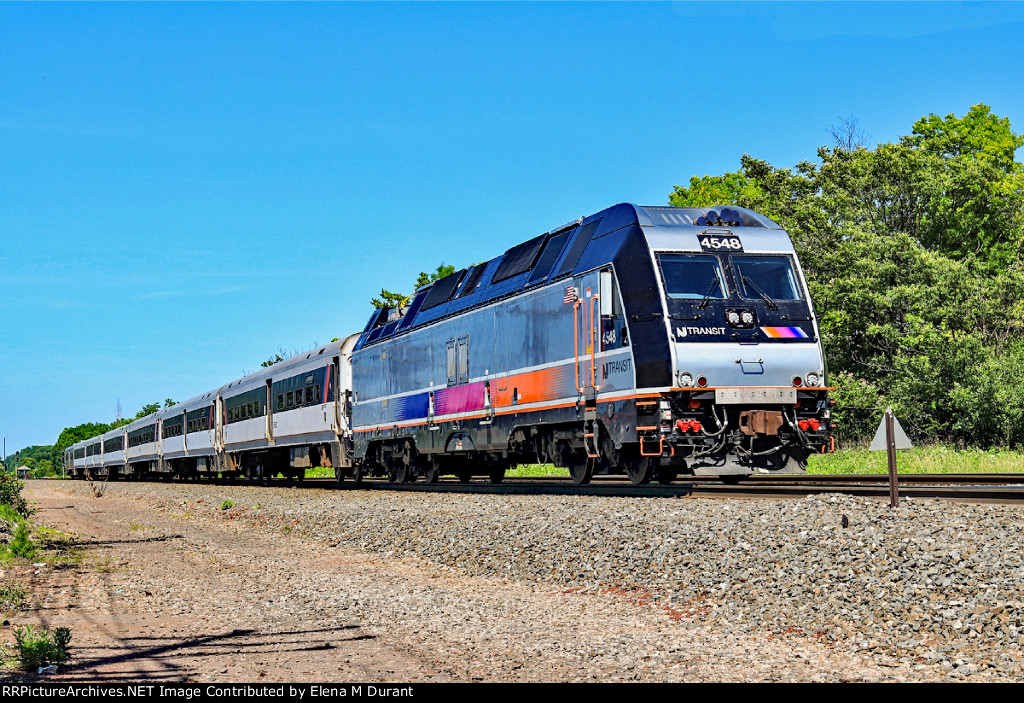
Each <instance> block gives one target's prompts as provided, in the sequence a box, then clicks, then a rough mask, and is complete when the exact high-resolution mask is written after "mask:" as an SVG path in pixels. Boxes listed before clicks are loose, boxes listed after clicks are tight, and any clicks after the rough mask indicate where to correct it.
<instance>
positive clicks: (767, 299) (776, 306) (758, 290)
mask: <svg viewBox="0 0 1024 703" xmlns="http://www.w3.org/2000/svg"><path fill="white" fill-rule="evenodd" d="M743 282H744V283H746V284H749V285H750V287H751V288H753V289H754V292H755V293H757V294H758V295H759V296H761V297H762V298H764V302H765V303H767V304H768V307H770V308H771V309H772V310H778V309H779V304H778V303H776V302H775V301H774V300H772V297H771V296H770V295H768V294H767V293H765V292H764V291H763V290H761V287H760V286H759V285H757V284H756V283H754V282H753V281H752V280H750V276H744V277H743Z"/></svg>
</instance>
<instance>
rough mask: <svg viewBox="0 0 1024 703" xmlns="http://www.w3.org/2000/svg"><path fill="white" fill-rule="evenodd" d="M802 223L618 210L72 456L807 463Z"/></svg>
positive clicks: (821, 377)
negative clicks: (792, 232) (796, 244)
mask: <svg viewBox="0 0 1024 703" xmlns="http://www.w3.org/2000/svg"><path fill="white" fill-rule="evenodd" d="M828 390H829V389H828V388H827V387H826V383H825V361H824V357H823V354H822V347H821V342H820V338H819V334H818V326H817V322H816V320H815V315H814V308H813V305H812V303H811V300H810V296H809V295H808V291H807V286H806V282H805V279H804V276H803V272H802V271H801V269H800V263H799V261H798V259H797V256H796V253H795V251H794V249H793V245H792V242H791V241H790V239H789V236H788V235H787V234H786V232H785V231H784V230H783V229H782V228H781V227H780V226H779V225H777V224H776V223H774V222H772V221H771V220H770V219H768V218H766V217H764V216H762V215H759V214H757V213H755V212H752V211H750V210H746V209H743V208H738V207H725V208H673V207H646V206H643V207H641V206H636V205H630V204H620V205H615V206H613V207H610V208H608V209H606V210H603V211H601V212H599V213H597V214H594V215H591V216H589V217H584V218H580V219H578V220H575V221H573V222H569V223H567V224H565V225H563V226H561V227H558V228H556V229H553V230H551V231H549V232H546V233H544V234H541V235H539V236H536V237H534V238H532V239H530V240H528V241H526V242H523V243H521V244H518V245H516V246H514V247H512V248H510V249H509V250H508V251H506V252H505V253H504V254H502V255H500V256H497V257H495V258H494V259H492V260H490V261H487V262H484V263H481V264H479V265H476V266H472V267H469V268H466V269H463V270H461V271H457V272H455V273H453V274H451V275H450V276H447V277H445V278H442V279H440V280H438V281H435V282H433V283H432V284H430V285H429V286H425V287H423V288H422V289H420V290H418V291H416V292H415V294H414V296H413V298H412V300H411V302H410V304H409V306H408V307H407V308H400V309H393V308H381V309H378V310H375V311H374V313H373V315H371V317H370V320H369V321H368V323H367V324H366V327H365V328H364V329H363V331H362V333H360V334H358V335H352V336H351V337H350V338H348V339H346V340H343V341H340V342H336V343H333V344H331V345H327V346H325V347H323V348H321V349H319V350H313V351H311V352H309V353H308V354H306V355H304V356H299V357H296V358H294V359H291V360H288V361H286V362H283V363H281V364H275V365H274V366H271V367H269V368H267V369H261V371H259V372H257V373H255V374H250V375H249V376H247V377H245V378H243V379H239V380H237V381H232V382H231V383H229V384H227V385H225V386H222V387H221V388H219V389H217V390H216V391H211V392H209V393H206V394H204V395H201V396H197V397H196V398H194V399H192V400H190V401H186V402H185V403H183V404H181V405H180V406H174V407H172V408H166V409H164V410H161V411H160V412H158V413H155V414H153V415H150V416H147V417H145V418H142V419H140V420H137V421H135V422H134V423H133V424H132V425H129V426H127V427H124V428H118V429H116V430H112V431H111V432H110V433H107V434H106V435H104V436H102V437H99V438H94V439H91V440H86V441H84V442H81V443H79V444H76V445H74V446H72V447H70V448H69V449H68V451H67V452H66V454H65V461H66V463H67V464H68V468H69V470H70V471H71V472H73V473H75V474H76V475H85V474H88V475H91V476H117V475H126V476H152V475H163V476H181V477H188V476H202V475H218V474H219V475H227V476H248V477H250V478H254V479H261V478H265V477H267V476H269V475H275V474H277V473H283V474H284V475H285V476H288V477H291V478H298V479H301V478H302V477H303V476H304V473H305V469H306V468H309V467H312V466H327V467H333V468H334V470H335V475H336V476H337V478H338V480H342V479H343V478H345V477H346V476H351V477H353V478H355V479H356V480H360V479H361V478H362V477H363V476H367V475H373V476H388V477H389V478H390V479H391V480H392V481H395V482H406V481H411V480H415V479H416V478H418V477H423V478H424V479H425V480H426V481H428V482H435V481H437V480H438V479H439V478H440V477H441V476H442V475H454V476H456V477H458V478H459V479H460V480H463V481H468V480H470V479H471V478H472V477H473V476H474V475H481V474H482V475H486V476H488V477H489V478H490V479H491V481H494V482H498V481H501V480H502V478H503V477H504V475H505V472H506V470H507V469H508V468H509V467H510V466H512V465H514V464H522V463H553V464H555V465H557V466H561V467H566V468H568V470H569V472H570V474H571V475H572V478H573V481H574V482H575V483H576V484H584V483H587V482H588V481H590V479H591V478H592V476H593V475H594V474H595V473H625V474H626V475H628V476H629V479H630V480H631V481H632V482H633V483H637V484H642V483H646V482H648V481H651V480H652V479H653V480H658V481H661V482H669V481H672V480H673V479H674V478H676V476H678V475H679V474H680V473H692V474H710V475H717V476H722V477H723V478H726V479H729V478H732V477H739V476H744V475H748V474H750V473H754V472H772V471H799V470H801V469H802V468H803V467H804V466H805V465H806V461H807V457H808V456H809V455H810V453H811V452H817V451H823V450H824V449H825V448H826V447H828V446H829V444H830V428H831V420H830V403H831V401H830V400H829V397H828Z"/></svg>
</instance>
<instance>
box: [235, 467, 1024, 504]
mask: <svg viewBox="0 0 1024 703" xmlns="http://www.w3.org/2000/svg"><path fill="white" fill-rule="evenodd" d="M216 484H217V485H248V484H249V482H248V481H244V480H234V481H230V480H219V481H217V482H216ZM267 485H270V486H279V487H286V486H287V487H292V486H294V487H296V488H319V489H334V490H383V491H396V492H429V493H480V494H503V495H591V496H595V495H596V496H618V497H646V498H733V499H739V498H746V499H753V498H802V497H805V496H808V495H812V494H816V493H846V494H850V495H857V496H864V497H878V498H888V497H889V483H888V476H886V475H881V474H860V475H846V476H823V475H808V474H790V475H762V474H755V475H752V476H748V477H745V478H743V479H742V480H740V481H738V482H735V483H724V482H722V481H721V479H718V478H716V477H711V476H685V477H681V478H679V479H677V480H676V482H675V483H672V484H670V485H667V486H663V485H660V484H648V485H644V486H634V485H633V484H631V483H629V481H628V480H627V479H626V478H625V477H623V476H595V477H594V481H593V482H592V483H591V484H589V485H586V486H574V485H573V484H572V482H571V481H570V479H569V478H568V477H558V476H544V477H520V478H507V479H505V481H503V482H502V483H500V484H492V483H490V482H489V481H487V480H486V479H484V478H477V479H475V480H474V481H471V482H469V483H462V482H460V481H457V480H455V479H452V478H446V479H442V480H441V481H440V482H438V483H434V484H427V483H423V482H422V481H418V482H414V483H406V484H393V483H390V482H388V481H386V480H383V479H365V480H364V481H363V482H362V484H361V485H360V486H358V487H357V486H355V485H354V484H353V483H352V482H351V481H345V482H344V483H342V484H340V485H338V484H336V483H335V482H334V480H333V479H330V478H315V479H306V480H305V481H304V482H302V483H296V482H291V481H284V480H272V481H270V482H269V483H268V484H267ZM899 493H900V496H901V498H942V499H945V500H954V501H963V502H972V503H1006V504H1015V503H1024V474H904V475H901V476H900V477H899Z"/></svg>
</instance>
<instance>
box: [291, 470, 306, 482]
mask: <svg viewBox="0 0 1024 703" xmlns="http://www.w3.org/2000/svg"><path fill="white" fill-rule="evenodd" d="M292 478H294V479H295V480H296V481H298V482H299V483H302V482H303V481H305V480H306V470H305V469H296V471H295V473H294V474H292Z"/></svg>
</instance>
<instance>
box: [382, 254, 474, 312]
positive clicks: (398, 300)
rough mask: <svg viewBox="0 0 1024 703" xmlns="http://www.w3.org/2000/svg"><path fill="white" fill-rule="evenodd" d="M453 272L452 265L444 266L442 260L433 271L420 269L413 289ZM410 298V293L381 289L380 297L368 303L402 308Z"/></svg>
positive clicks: (383, 306)
mask: <svg viewBox="0 0 1024 703" xmlns="http://www.w3.org/2000/svg"><path fill="white" fill-rule="evenodd" d="M453 273H455V267H454V266H445V264H444V262H441V265H440V266H438V267H437V270H435V271H434V272H433V273H427V272H426V271H420V275H419V276H417V277H416V284H415V286H414V287H413V291H416V290H419V289H420V288H422V287H423V286H425V285H427V284H428V283H433V282H434V281H437V280H440V279H442V278H444V277H445V276H449V275H451V274H453ZM411 300H412V296H411V295H405V294H403V293H395V292H393V291H389V290H387V289H381V291H380V297H379V298H374V299H373V300H371V301H370V303H371V304H372V305H373V307H375V308H403V307H405V306H407V305H408V304H409V303H410V302H411Z"/></svg>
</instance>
